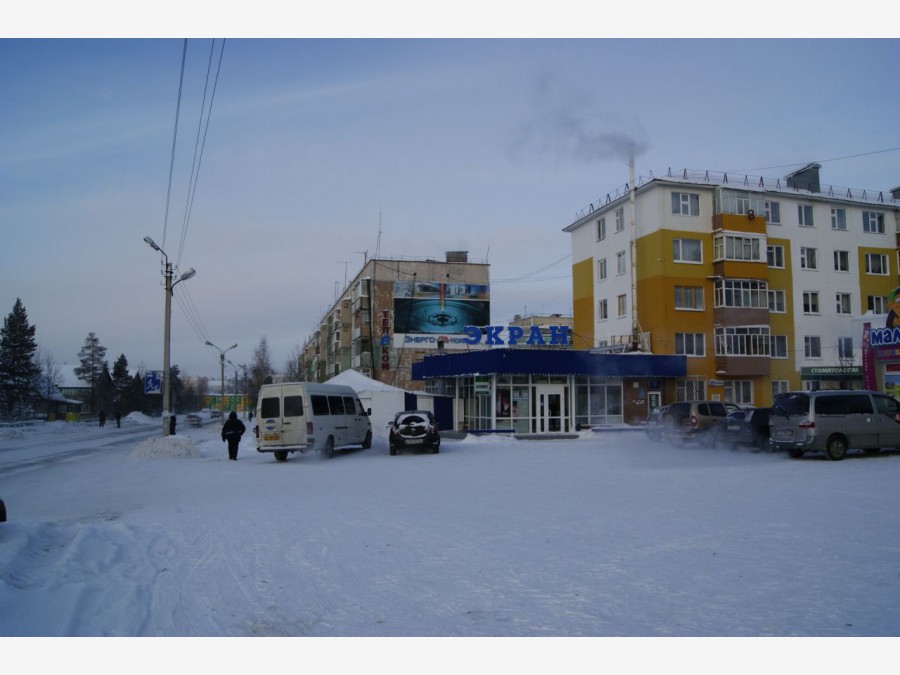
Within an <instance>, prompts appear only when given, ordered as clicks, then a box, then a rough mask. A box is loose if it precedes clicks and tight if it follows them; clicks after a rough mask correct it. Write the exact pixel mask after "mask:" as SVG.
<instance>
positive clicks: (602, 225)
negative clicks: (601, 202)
mask: <svg viewBox="0 0 900 675" xmlns="http://www.w3.org/2000/svg"><path fill="white" fill-rule="evenodd" d="M604 239H606V216H602V217H600V218H599V219H598V220H597V241H603V240H604Z"/></svg>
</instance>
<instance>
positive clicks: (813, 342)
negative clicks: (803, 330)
mask: <svg viewBox="0 0 900 675" xmlns="http://www.w3.org/2000/svg"><path fill="white" fill-rule="evenodd" d="M803 355H804V356H806V358H808V359H821V358H822V338H820V337H819V336H818V335H806V336H804V338H803Z"/></svg>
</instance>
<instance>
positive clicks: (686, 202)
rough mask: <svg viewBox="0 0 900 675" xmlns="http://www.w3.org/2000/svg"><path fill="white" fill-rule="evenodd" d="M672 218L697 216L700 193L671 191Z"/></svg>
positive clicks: (698, 213)
mask: <svg viewBox="0 0 900 675" xmlns="http://www.w3.org/2000/svg"><path fill="white" fill-rule="evenodd" d="M672 215H673V216H699V215H700V193H698V192H680V191H674V190H673V191H672Z"/></svg>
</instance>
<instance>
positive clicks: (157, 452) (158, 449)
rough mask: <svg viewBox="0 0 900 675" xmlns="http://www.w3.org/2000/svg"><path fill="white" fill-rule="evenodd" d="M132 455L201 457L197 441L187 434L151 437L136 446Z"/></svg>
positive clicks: (143, 456)
mask: <svg viewBox="0 0 900 675" xmlns="http://www.w3.org/2000/svg"><path fill="white" fill-rule="evenodd" d="M131 456H132V457H138V458H142V459H158V458H163V457H187V458H190V459H198V458H200V457H201V454H200V450H198V449H197V445H196V443H194V441H193V440H192V439H191V438H188V437H187V436H162V437H160V438H150V439H148V440H146V441H144V442H143V443H140V444H139V445H138V446H137V447H135V449H134V451H133V452H132V453H131Z"/></svg>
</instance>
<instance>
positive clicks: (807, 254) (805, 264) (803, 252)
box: [800, 246, 818, 270]
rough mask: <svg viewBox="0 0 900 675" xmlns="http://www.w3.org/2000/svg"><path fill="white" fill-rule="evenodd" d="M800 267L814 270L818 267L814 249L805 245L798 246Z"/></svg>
mask: <svg viewBox="0 0 900 675" xmlns="http://www.w3.org/2000/svg"><path fill="white" fill-rule="evenodd" d="M800 267H801V269H804V270H814V269H817V268H818V264H817V263H816V249H814V248H809V247H807V246H801V247H800Z"/></svg>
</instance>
